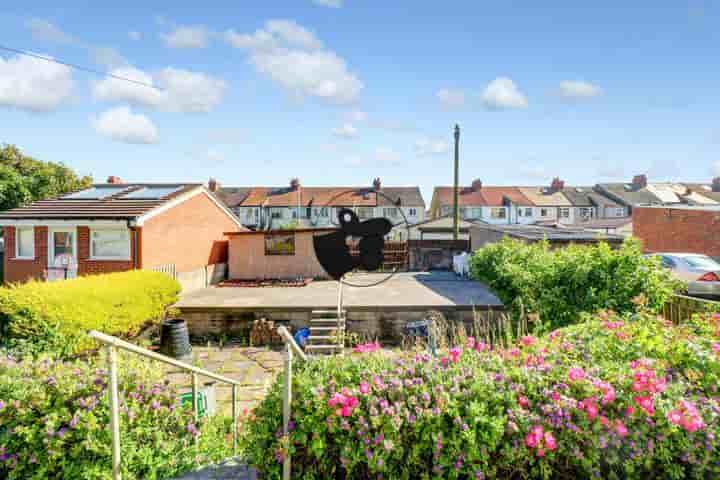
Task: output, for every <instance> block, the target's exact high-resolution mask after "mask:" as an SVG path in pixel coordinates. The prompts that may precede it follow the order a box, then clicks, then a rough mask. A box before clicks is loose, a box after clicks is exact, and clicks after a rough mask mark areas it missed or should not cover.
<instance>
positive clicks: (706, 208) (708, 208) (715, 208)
mask: <svg viewBox="0 0 720 480" xmlns="http://www.w3.org/2000/svg"><path fill="white" fill-rule="evenodd" d="M635 208H661V209H672V210H697V211H700V212H720V205H685V204H683V205H638V206H636V207H635Z"/></svg>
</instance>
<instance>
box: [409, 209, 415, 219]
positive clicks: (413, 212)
mask: <svg viewBox="0 0 720 480" xmlns="http://www.w3.org/2000/svg"><path fill="white" fill-rule="evenodd" d="M408 216H409V217H415V216H417V209H415V208H408Z"/></svg>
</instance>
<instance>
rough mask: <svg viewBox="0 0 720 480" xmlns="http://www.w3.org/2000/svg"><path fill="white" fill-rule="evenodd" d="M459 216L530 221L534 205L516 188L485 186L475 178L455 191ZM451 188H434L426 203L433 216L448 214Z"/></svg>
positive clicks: (498, 220)
mask: <svg viewBox="0 0 720 480" xmlns="http://www.w3.org/2000/svg"><path fill="white" fill-rule="evenodd" d="M458 205H459V210H460V217H461V218H463V219H465V220H481V221H483V222H485V223H492V224H505V223H532V222H533V221H534V219H533V217H532V216H526V215H525V214H526V213H532V212H531V210H528V209H533V207H534V205H533V204H532V202H531V201H530V200H529V199H528V198H527V197H526V196H525V195H523V193H522V192H521V191H520V189H519V188H518V187H495V186H492V187H488V186H484V185H483V183H482V181H480V180H475V181H473V182H472V184H471V185H470V186H469V187H460V189H459V191H458ZM452 214H453V187H447V186H443V187H435V189H434V191H433V198H432V201H431V204H430V217H431V218H433V219H436V218H442V217H447V216H452Z"/></svg>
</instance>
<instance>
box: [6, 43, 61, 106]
mask: <svg viewBox="0 0 720 480" xmlns="http://www.w3.org/2000/svg"><path fill="white" fill-rule="evenodd" d="M48 58H52V57H48ZM73 85H74V82H73V77H72V71H71V70H70V68H68V67H66V66H65V65H60V64H57V63H53V62H48V61H46V60H41V59H39V58H32V57H25V56H19V55H18V56H15V57H12V58H9V59H7V60H5V59H3V58H2V57H0V106H5V107H13V108H18V109H21V110H28V111H31V112H48V111H51V110H54V109H56V108H58V106H59V105H60V104H61V103H62V102H63V101H65V100H67V99H68V98H69V97H70V96H71V95H72V90H73Z"/></svg>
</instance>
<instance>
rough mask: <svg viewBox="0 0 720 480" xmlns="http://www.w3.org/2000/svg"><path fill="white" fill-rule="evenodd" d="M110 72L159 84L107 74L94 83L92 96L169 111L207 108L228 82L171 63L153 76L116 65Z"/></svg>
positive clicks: (214, 102) (220, 99)
mask: <svg viewBox="0 0 720 480" xmlns="http://www.w3.org/2000/svg"><path fill="white" fill-rule="evenodd" d="M111 73H112V74H113V75H117V76H119V77H124V78H130V79H132V80H136V81H138V82H142V83H145V84H148V85H154V86H157V87H159V88H151V87H146V86H143V85H137V84H133V83H128V82H124V81H121V80H117V79H114V78H106V79H104V80H100V81H98V82H95V83H94V85H93V95H94V96H95V98H97V99H98V100H104V101H126V102H130V103H132V104H134V105H142V106H144V107H148V108H154V109H158V110H164V111H169V112H192V113H198V112H209V111H211V110H212V109H213V108H215V107H216V106H217V105H218V104H219V103H220V102H221V101H222V98H223V96H224V94H225V90H226V89H227V84H226V83H225V82H224V81H223V80H220V79H218V78H215V77H212V76H210V75H207V74H204V73H198V72H191V71H188V70H181V69H176V68H171V67H168V68H165V69H163V70H161V71H159V72H157V73H156V74H155V75H154V76H151V75H149V74H148V73H145V72H143V71H142V70H139V69H137V68H133V67H128V68H120V69H116V70H113V71H112V72H111Z"/></svg>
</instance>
